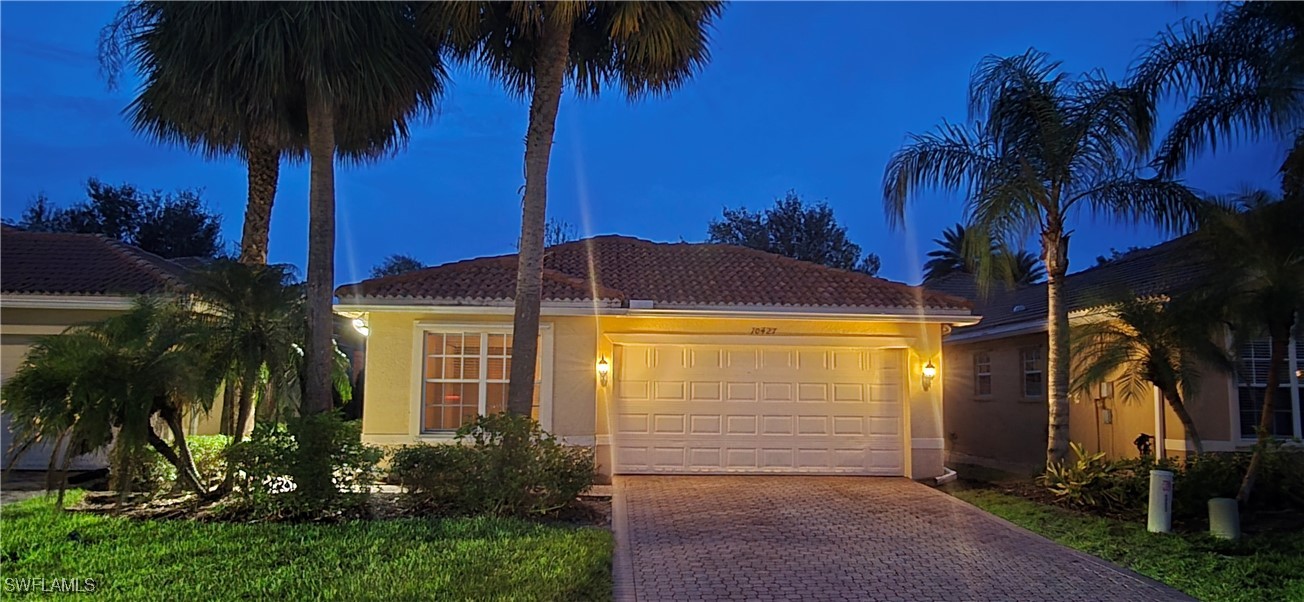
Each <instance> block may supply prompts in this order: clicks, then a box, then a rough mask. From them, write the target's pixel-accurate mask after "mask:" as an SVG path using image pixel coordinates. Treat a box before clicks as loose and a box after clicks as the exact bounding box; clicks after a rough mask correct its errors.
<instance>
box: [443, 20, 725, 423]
mask: <svg viewBox="0 0 1304 602" xmlns="http://www.w3.org/2000/svg"><path fill="white" fill-rule="evenodd" d="M721 10H722V3H721V2H716V1H707V2H593V1H569V2H536V1H527V2H458V3H455V2H448V3H442V2H441V3H430V4H429V5H427V6H426V7H425V10H424V11H423V22H424V23H425V24H426V26H427V28H428V30H429V31H431V32H433V33H434V34H435V36H436V37H437V38H438V39H440V40H445V41H448V42H449V43H450V44H451V45H452V47H453V48H455V49H457V50H456V55H457V56H458V57H459V58H461V59H462V60H466V61H471V62H473V63H475V64H476V65H478V66H479V67H481V68H483V69H485V70H487V71H488V72H489V73H490V74H491V75H492V76H494V77H495V78H497V79H499V80H501V81H502V82H503V85H504V86H506V87H507V90H508V92H510V93H512V94H514V95H516V96H519V97H522V98H525V97H528V98H529V100H530V118H529V126H528V128H527V130H526V135H525V194H524V200H523V202H522V207H521V236H520V252H519V253H518V266H517V276H516V295H515V297H514V299H515V316H514V319H513V325H514V332H515V333H516V334H515V336H514V338H513V349H512V355H513V358H514V360H515V361H513V362H512V369H511V381H510V383H511V384H510V385H509V388H508V391H509V392H508V403H507V407H508V410H509V411H511V412H514V413H518V414H526V415H528V414H529V412H530V406H531V405H532V396H533V391H534V377H535V375H534V366H535V357H536V356H537V354H538V332H539V303H540V294H541V290H542V278H543V249H544V230H545V219H546V217H547V202H548V192H547V190H548V164H549V161H550V158H551V153H552V139H553V132H554V130H555V129H556V122H557V111H558V106H559V104H560V102H561V96H562V92H563V89H564V88H565V87H566V86H567V84H569V85H570V87H571V89H572V90H573V91H574V92H575V93H576V94H578V95H580V96H596V95H597V94H598V92H599V91H600V90H601V89H602V88H603V87H604V86H612V85H614V86H616V87H618V88H620V89H622V90H623V91H624V93H625V95H626V96H627V97H629V98H630V99H635V98H639V97H642V96H645V95H649V94H651V95H663V94H668V93H670V92H672V91H674V90H675V89H677V88H679V87H680V86H681V85H683V84H684V83H685V82H686V81H687V80H688V79H689V78H690V77H691V76H692V75H693V74H694V73H695V72H696V71H697V70H698V69H700V68H701V67H702V66H703V65H705V64H706V62H707V60H708V58H709V55H710V53H709V51H708V49H707V42H708V29H709V28H710V26H711V24H712V22H713V21H714V20H715V19H716V18H717V17H718V16H719V15H720V12H721Z"/></svg>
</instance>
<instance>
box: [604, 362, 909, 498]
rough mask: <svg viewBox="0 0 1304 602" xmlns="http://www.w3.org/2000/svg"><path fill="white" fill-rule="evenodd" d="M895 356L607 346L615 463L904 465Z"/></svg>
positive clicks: (863, 469)
mask: <svg viewBox="0 0 1304 602" xmlns="http://www.w3.org/2000/svg"><path fill="white" fill-rule="evenodd" d="M901 354H902V351H901V350H897V349H856V348H846V347H836V346H827V347H824V346H781V345H776V346H770V345H711V344H620V345H617V347H616V358H615V362H614V364H615V366H614V368H615V369H614V372H615V382H614V383H613V384H614V387H613V393H614V397H613V400H612V402H613V410H614V411H613V412H612V416H611V420H612V422H613V424H612V425H611V432H612V433H613V437H612V445H613V451H614V454H615V460H614V461H615V467H614V468H615V472H616V473H621V474H638V473H743V474H746V473H814V474H870V475H901V474H904V473H905V461H904V451H903V443H902V407H901V406H902V403H901V359H900V356H901Z"/></svg>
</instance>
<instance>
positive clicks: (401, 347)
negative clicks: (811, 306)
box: [362, 311, 948, 478]
mask: <svg viewBox="0 0 1304 602" xmlns="http://www.w3.org/2000/svg"><path fill="white" fill-rule="evenodd" d="M367 320H368V325H369V326H370V328H371V335H370V336H369V337H368V342H367V378H366V387H367V391H366V409H365V411H364V415H363V423H362V430H363V437H364V439H365V440H367V441H368V442H370V443H373V444H379V445H385V446H394V445H403V444H407V443H412V442H416V441H420V440H423V438H422V437H421V436H419V435H418V430H419V429H418V426H417V425H416V424H415V421H414V415H415V408H416V407H417V406H418V404H419V393H418V391H417V389H416V388H415V383H417V382H418V379H419V378H420V377H419V372H418V370H419V367H418V364H416V356H417V355H418V354H419V351H417V349H416V343H417V341H416V340H415V339H414V336H415V333H416V331H417V325H418V324H419V323H432V324H479V323H491V324H500V325H510V323H511V316H510V315H507V314H497V315H488V316H486V315H478V316H474V315H472V316H469V315H466V314H462V313H455V314H454V313H443V314H441V313H438V312H429V313H426V312H412V311H371V312H369V313H368V314H367ZM541 324H544V325H549V327H550V328H551V332H552V353H553V355H552V371H551V375H552V381H551V411H550V415H549V421H545V424H547V422H550V423H551V424H550V429H551V430H552V432H553V433H554V434H556V435H558V436H561V437H564V438H565V439H566V440H567V441H569V442H572V443H575V444H580V445H594V446H596V448H597V457H598V460H599V465H600V466H599V468H600V470H602V471H604V473H609V471H610V469H609V467H608V466H607V464H608V463H609V462H608V460H607V458H609V446H608V443H609V441H608V439H609V437H608V435H609V432H610V429H609V428H608V426H607V425H608V420H607V417H608V412H607V409H608V399H607V395H608V392H609V391H610V389H611V388H610V386H608V387H601V386H599V384H598V378H597V375H596V370H595V364H596V362H597V360H598V358H599V357H606V358H607V359H608V361H611V359H612V358H613V357H614V346H613V344H612V342H611V340H610V339H609V338H608V336H607V335H618V334H623V333H657V334H690V335H691V334H702V335H750V334H751V332H752V329H753V328H773V329H775V331H774V334H773V335H764V336H774V337H783V336H848V335H880V336H890V337H903V338H907V339H909V340H910V341H912V342H911V343H910V348H909V349H907V350H906V351H907V352H906V356H907V358H906V360H907V363H906V368H907V372H906V374H907V375H908V377H907V378H906V381H907V383H908V384H907V393H906V398H905V399H906V400H907V403H908V408H907V411H906V412H905V415H906V417H907V418H906V420H907V421H908V428H907V430H906V432H908V433H909V437H908V439H909V440H908V441H907V442H906V446H907V448H918V450H919V453H911V452H910V450H909V449H908V450H907V457H908V458H910V460H909V461H908V464H909V471H910V476H914V477H916V478H924V477H931V476H936V475H939V474H941V473H942V470H943V469H942V458H941V456H942V452H941V448H942V436H943V435H942V433H943V428H942V391H943V388H944V387H943V384H942V380H943V379H942V378H940V377H939V378H938V379H937V381H935V382H934V384H933V387H932V388H931V390H930V391H923V390H922V388H921V383H920V379H919V377H918V375H919V374H920V370H921V368H922V366H923V364H924V363H925V362H926V361H929V360H931V361H932V362H933V364H934V365H935V366H937V367H938V369H939V374H943V375H944V374H945V373H946V371H947V370H948V367H947V364H946V362H945V361H944V360H943V358H942V357H941V343H940V341H941V326H940V325H937V324H921V323H917V322H908V321H901V322H870V321H855V320H818V319H815V320H811V319H807V320H785V319H769V318H761V319H758V318H714V317H712V318H703V317H677V316H654V317H652V316H640V317H630V316H615V315H603V316H592V315H589V316H583V315H581V316H544V317H543V318H542V320H541ZM764 336H757V337H756V338H757V343H758V344H760V343H764V342H765V340H764ZM427 439H429V440H438V439H437V438H427Z"/></svg>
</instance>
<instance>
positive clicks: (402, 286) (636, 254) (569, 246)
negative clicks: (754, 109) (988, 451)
mask: <svg viewBox="0 0 1304 602" xmlns="http://www.w3.org/2000/svg"><path fill="white" fill-rule="evenodd" d="M543 267H544V291H543V294H544V299H545V300H546V301H552V302H559V301H561V302H564V301H572V302H574V301H601V302H606V303H610V304H618V305H628V303H629V301H631V300H649V301H653V302H654V303H655V304H656V305H657V306H659V307H680V308H689V307H721V306H724V307H757V308H767V307H811V308H820V309H829V308H848V309H854V308H875V309H887V310H901V311H909V310H939V311H948V312H958V313H966V310H968V309H969V303H968V302H967V301H965V300H964V299H961V298H959V297H955V296H952V295H946V294H943V293H938V292H934V291H931V290H928V289H925V288H921V287H914V286H907V285H905V284H901V283H898V282H891V281H888V280H884V279H882V278H876V277H873V276H868V275H866V274H861V273H859V272H851V271H846V270H839V269H834V268H830V267H825V266H822V265H817V264H814V263H809V262H805V261H798V260H796V259H789V258H787V257H782V256H779V255H774V254H771V253H765V252H762V251H756V250H753V249H748V248H745V247H739V246H732V245H718V244H704V243H656V242H650V241H646V240H641V239H637V238H631V237H627V236H597V237H594V238H589V239H585V240H579V241H575V242H569V243H566V244H562V245H557V246H555V247H551V248H549V249H548V250H547V251H546V253H545V258H544V266H543ZM515 291H516V256H515V255H502V256H498V257H485V258H480V259H470V260H467V261H460V262H457V263H450V264H445V265H441V266H436V267H431V268H426V269H423V270H417V271H414V272H409V273H406V274H400V275H397V276H387V277H384V278H373V279H371V280H364V281H362V282H359V283H357V284H349V285H344V286H341V287H339V288H338V289H337V290H336V294H337V295H338V296H339V297H340V299H341V301H343V302H345V303H350V302H354V303H358V302H366V301H375V300H389V301H391V302H393V301H396V300H404V299H409V300H423V301H427V302H429V301H434V302H436V303H438V304H441V305H447V304H456V305H488V304H505V303H510V302H511V299H512V296H513V295H514V294H515Z"/></svg>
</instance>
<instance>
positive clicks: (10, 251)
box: [0, 226, 217, 470]
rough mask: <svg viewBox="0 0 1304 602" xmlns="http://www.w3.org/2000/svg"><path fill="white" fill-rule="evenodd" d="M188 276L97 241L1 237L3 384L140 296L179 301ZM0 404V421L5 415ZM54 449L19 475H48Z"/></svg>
mask: <svg viewBox="0 0 1304 602" xmlns="http://www.w3.org/2000/svg"><path fill="white" fill-rule="evenodd" d="M185 273H186V269H185V268H183V267H182V266H180V265H178V264H176V263H174V262H171V261H168V260H166V259H163V258H161V257H158V256H157V255H153V254H151V253H147V252H145V251H142V250H140V249H138V248H135V247H132V246H130V245H127V244H123V243H121V242H118V241H116V240H111V239H109V238H105V237H103V236H98V235H94V234H68V233H52V232H25V231H23V230H18V229H15V228H10V227H7V226H6V227H4V228H3V231H2V232H0V382H3V380H8V379H9V377H10V376H13V374H14V372H15V371H16V370H18V367H19V366H21V365H22V363H23V360H24V359H25V358H26V356H27V351H28V349H29V348H30V347H31V345H32V343H33V342H34V341H35V340H36V339H38V338H40V337H43V336H50V335H57V334H59V333H61V332H63V331H64V330H65V329H67V328H68V327H69V326H73V325H77V324H85V323H88V322H96V321H99V320H103V319H105V318H108V317H109V316H112V315H114V314H118V313H122V312H124V311H126V310H128V309H130V308H131V306H132V304H133V303H134V301H135V299H136V298H137V297H139V296H142V295H170V294H177V293H178V292H180V291H181V290H182V289H183V288H184V276H185ZM3 408H4V405H3V400H0V415H3ZM0 420H2V421H3V431H0V458H3V460H2V462H3V466H4V467H6V468H7V467H8V466H9V461H10V457H11V453H10V452H11V445H13V443H14V441H13V436H12V435H11V431H10V425H9V418H8V417H7V416H4V417H3V418H2V419H0ZM190 423H191V424H190V426H191V431H192V432H195V433H197V434H211V433H213V432H216V428H217V421H216V420H209V419H208V417H207V416H198V415H197V416H193V417H190ZM52 451H53V450H52V449H50V448H49V446H45V445H37V446H33V447H32V448H31V449H29V450H27V451H26V452H25V453H23V454H22V455H21V456H19V458H18V462H17V464H16V466H15V468H16V469H24V470H25V469H34V470H43V469H45V468H47V467H48V466H49V464H50V455H51V453H52ZM105 463H106V460H105V455H104V454H103V453H98V454H87V455H85V456H81V457H78V458H77V459H75V460H74V462H73V464H72V467H73V468H77V469H86V468H99V467H102V466H104V465H105Z"/></svg>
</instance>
